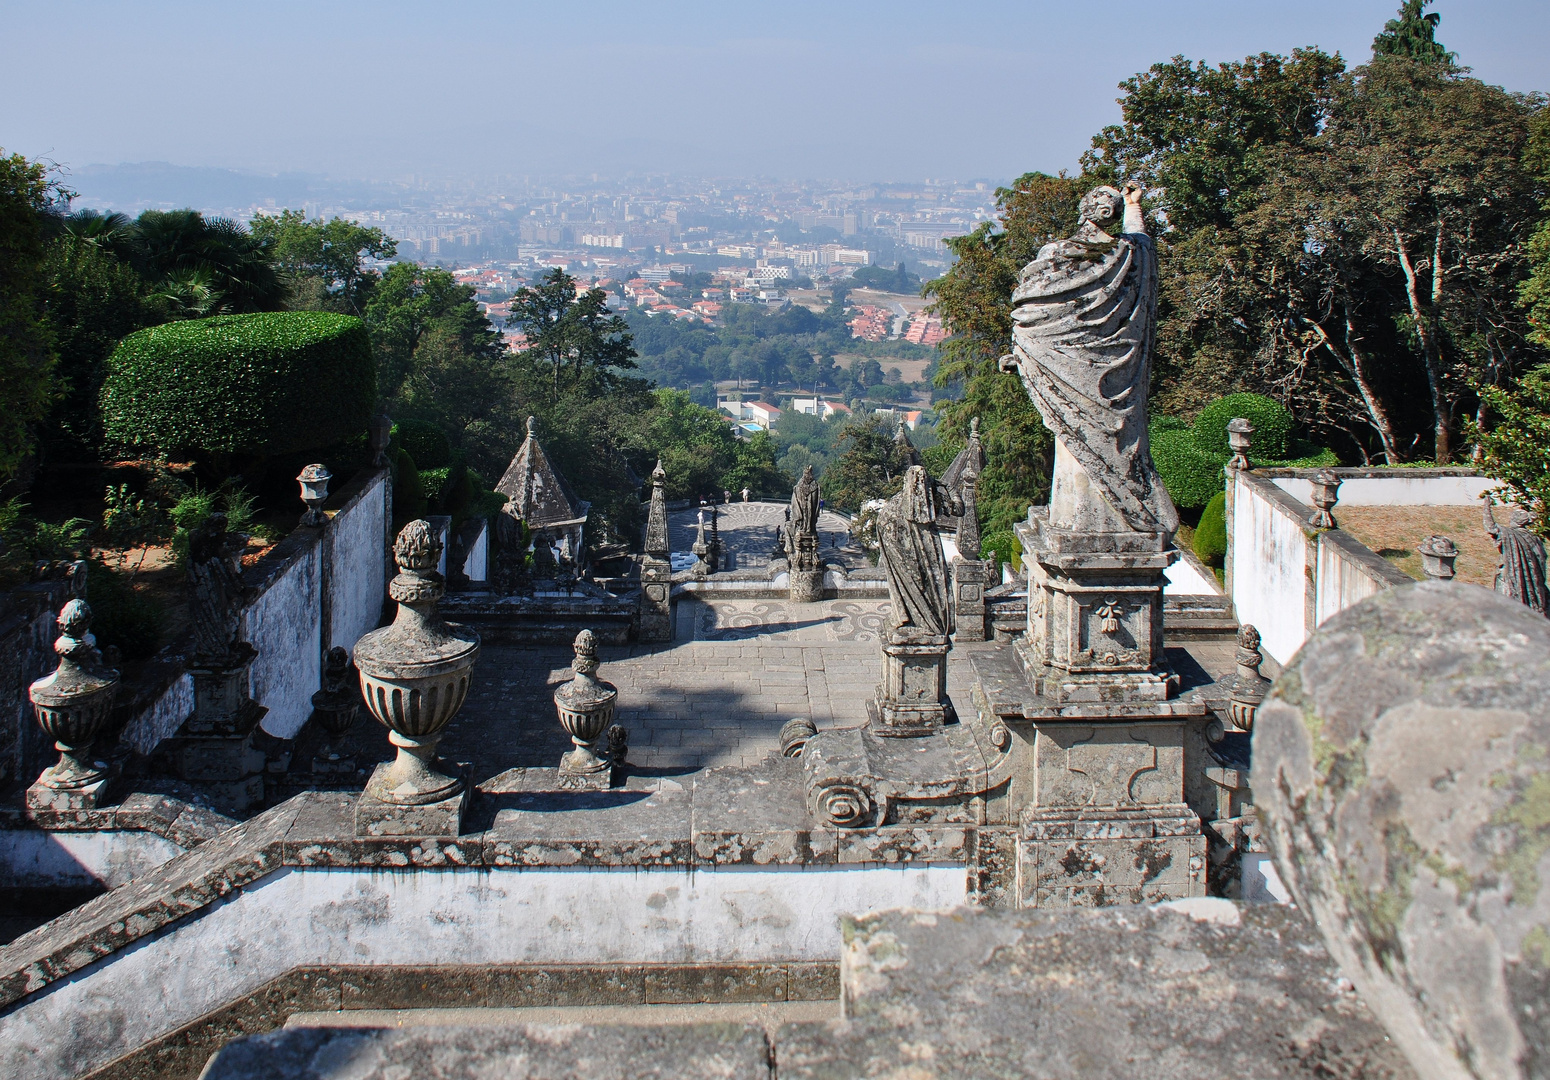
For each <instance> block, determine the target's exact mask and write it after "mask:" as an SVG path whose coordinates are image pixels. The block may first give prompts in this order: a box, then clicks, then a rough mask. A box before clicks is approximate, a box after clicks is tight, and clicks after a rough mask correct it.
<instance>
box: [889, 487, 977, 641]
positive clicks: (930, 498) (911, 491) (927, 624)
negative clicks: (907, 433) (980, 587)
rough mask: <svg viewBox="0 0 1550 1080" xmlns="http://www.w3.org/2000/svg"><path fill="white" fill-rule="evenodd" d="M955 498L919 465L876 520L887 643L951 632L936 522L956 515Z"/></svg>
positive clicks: (948, 585)
mask: <svg viewBox="0 0 1550 1080" xmlns="http://www.w3.org/2000/svg"><path fill="white" fill-rule="evenodd" d="M962 509H963V504H962V501H961V500H960V498H959V497H958V496H957V494H956V493H954V492H951V491H949V490H948V489H947V488H945V487H944V486H943V485H942V484H940V483H938V482H937V481H935V480H933V479H932V478H931V474H930V473H928V472H926V470H925V467H924V466H921V465H911V466H910V468H909V470H908V471H907V472H906V473H905V474H904V487H903V489H902V490H900V492H899V493H898V494H897V495H895V496H894V497H893V498H891V499H889V500H888V501H887V502H886V503H884V504H883V507H882V509H881V510H879V511H878V514H877V542H878V546H879V547H880V548H881V550H882V557H881V559H880V561H881V563H882V566H883V569H884V570H886V571H887V572H888V598H889V600H890V601H891V602H892V607H893V611H892V614H891V615H890V617H889V624H888V629H889V637H890V640H894V641H904V640H912V639H918V638H942V639H945V638H946V637H947V635H948V634H951V633H952V632H953V604H952V587H951V583H950V582H949V580H948V576H947V560H946V558H945V557H944V555H943V552H942V538H941V536H940V535H939V534H938V531H937V518H938V517H940V516H942V515H945V514H956V513H961V512H962Z"/></svg>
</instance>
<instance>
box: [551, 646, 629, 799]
mask: <svg viewBox="0 0 1550 1080" xmlns="http://www.w3.org/2000/svg"><path fill="white" fill-rule="evenodd" d="M574 648H575V654H576V655H575V659H573V660H572V661H571V670H572V671H573V672H575V676H574V678H572V679H571V681H570V682H568V683H565V684H564V685H563V686H561V687H560V688H559V689H558V690H556V691H555V692H554V708H555V711H556V712H557V713H558V714H559V717H560V726H561V727H562V728H564V729H565V733H566V734H567V735H569V736H570V740H571V742H572V743H574V744H575V747H574V749H572V750H569V751H567V752H566V754H565V756H564V757H562V758H561V759H560V783H561V785H562V786H566V784H567V781H568V780H570V781H573V782H578V783H587V782H589V781H596V782H597V786H606V779H605V778H607V777H608V776H609V775H610V774H611V772H612V769H613V764H614V763H613V760H612V754H606V753H605V754H599V753H598V752H597V748H596V743H597V741H598V739H599V738H600V737H601V736H602V735H603V733H604V731H607V730H609V724H610V723H611V722H612V721H613V718H614V706H615V704H616V703H617V702H618V700H619V690H618V688H617V687H615V686H614V685H613V684H612V683H609V682H604V681H603V680H601V679H598V678H597V677H596V676H597V669H598V659H597V639H596V638H595V637H594V636H593V634H592V631H590V630H583V631H581V633H579V634H577V635H576V641H575V645H574ZM615 726H617V725H615ZM619 732H620V734H619V735H618V736H613V735H612V734H611V733H610V737H611V741H612V740H614V739H619V740H620V741H623V735H624V729H623V728H620V729H619ZM589 786H590V785H589Z"/></svg>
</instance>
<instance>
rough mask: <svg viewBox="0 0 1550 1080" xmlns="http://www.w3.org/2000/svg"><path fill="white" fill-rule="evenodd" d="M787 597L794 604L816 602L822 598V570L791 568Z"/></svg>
mask: <svg viewBox="0 0 1550 1080" xmlns="http://www.w3.org/2000/svg"><path fill="white" fill-rule="evenodd" d="M788 588H789V590H790V591H789V594H788V595H789V597H790V599H791V602H792V603H794V604H816V603H817V602H818V601H820V600H822V599H823V571H822V570H793V571H791V580H790V585H789V586H788Z"/></svg>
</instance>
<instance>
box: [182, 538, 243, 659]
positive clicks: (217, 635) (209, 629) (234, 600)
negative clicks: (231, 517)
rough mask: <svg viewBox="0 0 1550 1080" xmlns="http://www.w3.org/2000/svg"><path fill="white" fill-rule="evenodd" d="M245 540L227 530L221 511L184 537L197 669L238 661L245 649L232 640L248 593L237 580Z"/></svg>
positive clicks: (235, 637)
mask: <svg viewBox="0 0 1550 1080" xmlns="http://www.w3.org/2000/svg"><path fill="white" fill-rule="evenodd" d="M247 539H248V538H247V537H246V536H243V535H242V534H241V533H234V532H229V531H228V530H227V528H226V515H225V514H221V513H215V514H211V515H210V516H209V517H208V518H206V519H205V521H204V523H203V524H201V525H200V526H199V527H198V528H196V529H194V531H193V532H192V533H191V534H190V535H189V538H188V561H189V569H188V589H189V615H190V622H191V623H192V629H193V633H194V661H195V663H196V664H199V665H200V666H221V665H226V664H230V663H233V662H237V661H239V660H240V658H241V657H242V656H243V655H244V654H245V653H246V652H247V651H248V650H249V648H250V647H249V646H247V645H246V644H245V643H243V642H239V641H238V640H237V636H238V634H239V632H240V628H241V619H242V609H243V607H244V606H245V605H246V604H247V603H248V601H249V600H251V599H252V595H253V590H252V589H251V588H249V587H248V586H246V585H244V584H243V581H242V549H243V548H245V547H246V546H247Z"/></svg>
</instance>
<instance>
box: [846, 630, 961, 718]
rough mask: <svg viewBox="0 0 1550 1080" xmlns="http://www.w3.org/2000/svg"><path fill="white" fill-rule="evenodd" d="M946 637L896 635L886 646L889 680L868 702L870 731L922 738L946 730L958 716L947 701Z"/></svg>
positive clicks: (885, 673) (885, 671)
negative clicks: (942, 728)
mask: <svg viewBox="0 0 1550 1080" xmlns="http://www.w3.org/2000/svg"><path fill="white" fill-rule="evenodd" d="M950 647H951V646H950V644H949V642H948V640H947V637H946V636H945V635H939V634H918V635H914V636H910V637H899V636H895V635H890V637H889V639H888V640H886V641H884V642H883V678H882V682H880V683H879V684H878V686H877V696H876V697H875V698H874V699H873V700H871V701H869V702H867V726H868V728H870V729H871V731H872V732H873V733H874V734H877V735H886V736H895V737H897V736H907V737H914V736H921V735H930V734H932V733H934V732H936V731H939V730H941V727H942V725H943V724H945V723H947V722H948V721H949V720H950V719H951V718H952V716H953V705H952V702H951V701H949V700H948V698H947V651H948V649H949V648H950Z"/></svg>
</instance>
